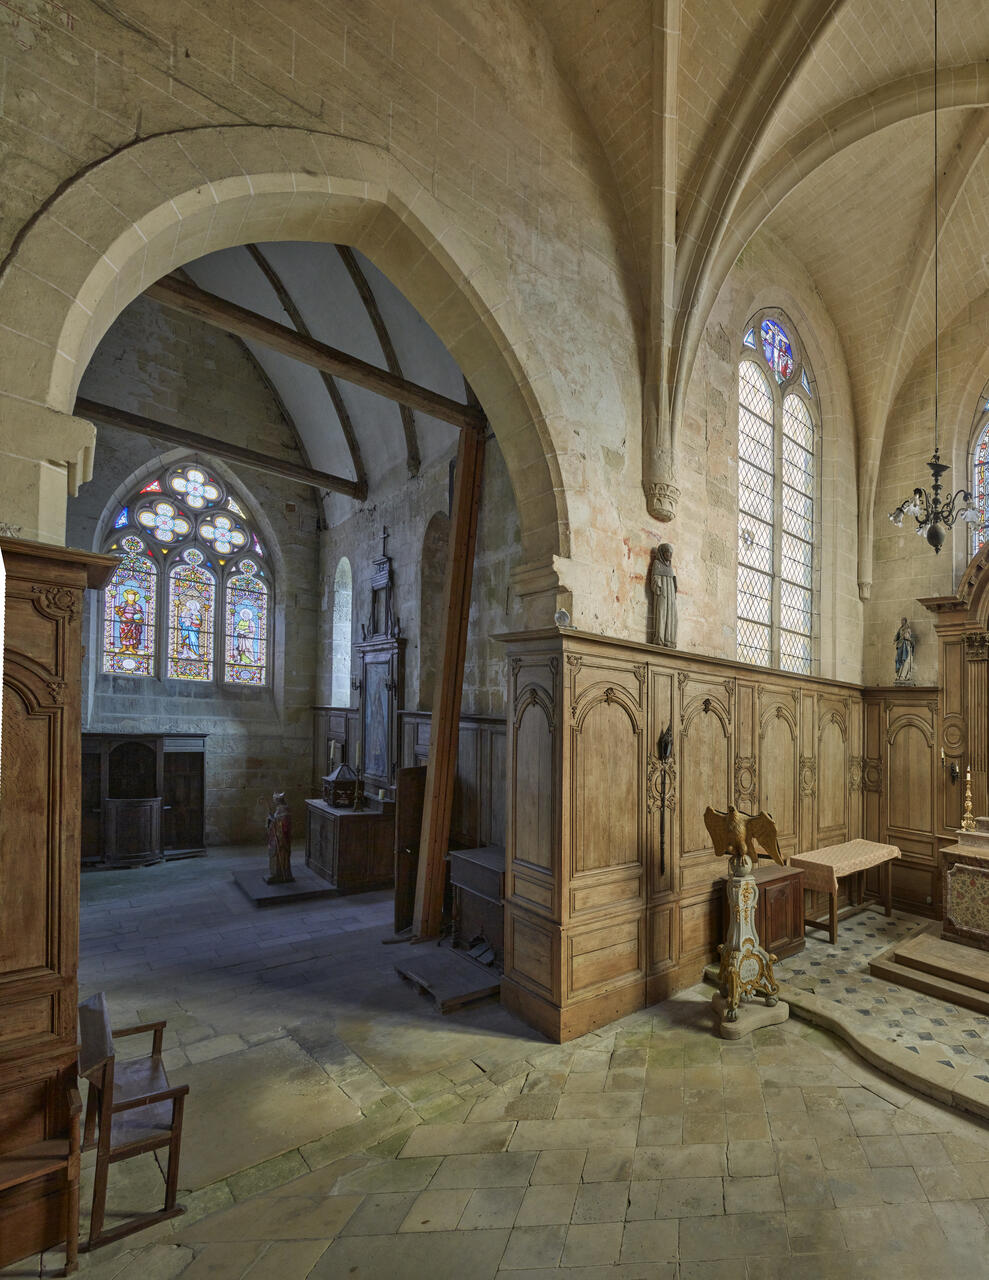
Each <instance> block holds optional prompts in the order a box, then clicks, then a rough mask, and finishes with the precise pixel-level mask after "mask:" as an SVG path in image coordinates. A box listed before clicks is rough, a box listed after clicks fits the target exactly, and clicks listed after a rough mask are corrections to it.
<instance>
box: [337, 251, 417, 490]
mask: <svg viewBox="0 0 989 1280" xmlns="http://www.w3.org/2000/svg"><path fill="white" fill-rule="evenodd" d="M337 253H338V254H339V255H340V259H341V261H342V262H343V265H344V266H345V267H346V268H347V271H348V272H349V274H350V278H351V280H353V282H354V288H355V289H356V290H357V292H358V294H359V295H360V299H361V302H363V304H364V310H365V311H366V312H367V318H368V319H369V320H370V321H371V324H372V325H373V326H374V332H375V334H376V335H377V338H378V342H379V343H380V344H381V350H382V353H383V355H384V357H385V363H386V364H387V365H388V368H389V370H390V371H391V372H392V373H396V374H398V376H399V377H400V378H401V377H403V376H404V375H403V373H402V366H401V364H400V363H399V359H398V353H397V351H396V350H395V344H394V342H392V340H391V334H390V333H389V332H388V326H387V325H386V324H385V318H384V316H383V315H382V314H381V308H380V307H379V306H378V299H377V298H376V297H375V296H374V291H373V290H372V288H371V286H370V284H369V283H368V278H367V276H366V275H365V274H364V272H363V271H362V270H361V264H360V263H359V262H358V261H357V255H356V254H355V253H354V251H353V249H351V247H350V246H349V245H346V244H338V245H337ZM399 409H400V410H401V413H402V430H403V431H404V432H405V455H406V459H407V465H408V468H409V475H410V476H417V475H418V474H419V467H420V466H421V465H422V458H421V456H420V454H419V438H418V436H417V435H416V419H415V414H414V413H413V412H412V410H411V409H410V408H409V406H408V405H407V404H400V405H399Z"/></svg>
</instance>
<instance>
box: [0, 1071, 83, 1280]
mask: <svg viewBox="0 0 989 1280" xmlns="http://www.w3.org/2000/svg"><path fill="white" fill-rule="evenodd" d="M81 1114H82V1099H81V1098H80V1097H79V1091H78V1089H70V1090H69V1134H68V1137H66V1138H45V1139H43V1140H42V1141H41V1142H32V1143H31V1144H30V1145H29V1146H26V1147H16V1148H14V1150H12V1151H4V1152H2V1153H0V1191H7V1190H9V1189H10V1188H12V1187H21V1186H24V1185H25V1184H26V1183H29V1182H34V1181H35V1180H36V1179H38V1178H46V1177H48V1176H49V1174H53V1173H63V1172H64V1173H65V1177H66V1184H67V1187H68V1191H67V1194H66V1197H65V1269H64V1271H63V1275H69V1274H70V1273H71V1272H73V1271H75V1269H76V1267H77V1266H78V1265H79V1264H78V1255H79V1152H80V1144H79V1117H80V1115H81Z"/></svg>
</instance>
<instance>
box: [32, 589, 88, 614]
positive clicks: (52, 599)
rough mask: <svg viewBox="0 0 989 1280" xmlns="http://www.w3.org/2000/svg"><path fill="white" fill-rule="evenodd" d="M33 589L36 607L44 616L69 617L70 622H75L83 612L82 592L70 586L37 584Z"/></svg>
mask: <svg viewBox="0 0 989 1280" xmlns="http://www.w3.org/2000/svg"><path fill="white" fill-rule="evenodd" d="M32 591H33V592H34V607H35V608H36V609H37V611H38V612H39V613H40V614H41V615H42V617H46V618H52V619H54V618H68V619H69V621H70V622H75V620H76V618H77V617H78V616H79V613H80V612H81V605H80V595H81V593H80V592H78V591H73V590H72V589H71V588H70V587H40V586H35V587H33V588H32Z"/></svg>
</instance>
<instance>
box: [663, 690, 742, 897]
mask: <svg viewBox="0 0 989 1280" xmlns="http://www.w3.org/2000/svg"><path fill="white" fill-rule="evenodd" d="M677 684H678V689H679V697H680V741H679V760H678V762H677V769H678V772H679V776H680V778H681V779H682V782H681V786H680V792H681V799H680V803H679V804H678V805H677V827H678V830H679V837H680V866H679V872H680V877H679V884H678V886H677V887H678V889H679V890H680V891H681V892H689V891H690V890H704V891H706V892H709V891H710V888H711V885H712V884H713V882H714V881H715V880H716V879H718V878H720V876H721V875H723V873H724V867H723V865H722V863H721V859H720V858H719V857H718V855H717V854H715V852H714V849H713V848H712V847H711V844H710V841H709V839H708V834H707V828H706V827H705V826H704V810H705V809H706V808H707V806H708V805H711V807H712V808H714V809H726V808H727V807H728V805H729V804H731V803H732V802H733V800H734V792H735V780H734V762H735V749H734V737H733V733H732V704H733V701H734V692H735V682H734V681H733V680H731V679H723V680H717V679H716V678H715V679H712V678H710V677H707V678H705V677H701V676H695V675H694V674H693V673H690V674H688V673H687V672H685V671H679V672H678V673H677Z"/></svg>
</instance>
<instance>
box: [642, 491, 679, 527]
mask: <svg viewBox="0 0 989 1280" xmlns="http://www.w3.org/2000/svg"><path fill="white" fill-rule="evenodd" d="M679 501H680V490H679V489H678V488H677V487H676V485H675V484H669V483H667V482H665V481H663V480H654V481H653V482H652V484H649V485H647V486H646V508H647V510H648V511H649V514H650V515H651V516H652V518H653V519H654V520H659V521H660V523H661V524H669V522H670V521H671V520H673V519H674V518H675V517H676V513H677V503H678V502H679Z"/></svg>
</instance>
